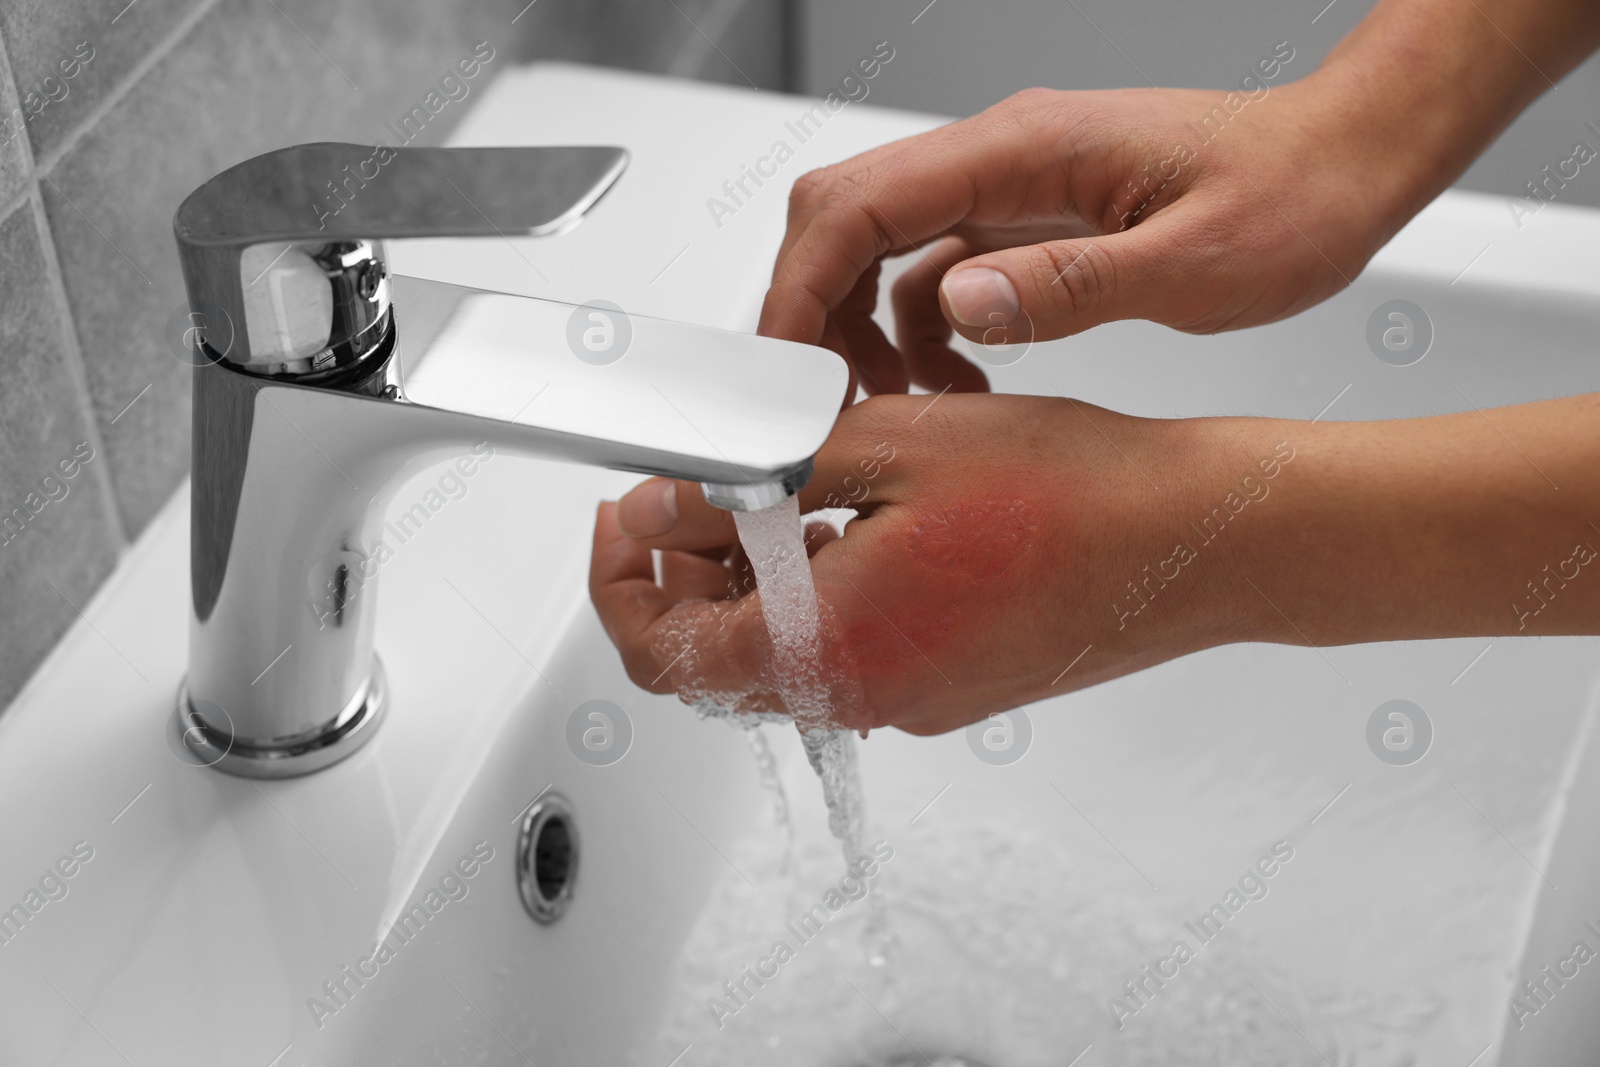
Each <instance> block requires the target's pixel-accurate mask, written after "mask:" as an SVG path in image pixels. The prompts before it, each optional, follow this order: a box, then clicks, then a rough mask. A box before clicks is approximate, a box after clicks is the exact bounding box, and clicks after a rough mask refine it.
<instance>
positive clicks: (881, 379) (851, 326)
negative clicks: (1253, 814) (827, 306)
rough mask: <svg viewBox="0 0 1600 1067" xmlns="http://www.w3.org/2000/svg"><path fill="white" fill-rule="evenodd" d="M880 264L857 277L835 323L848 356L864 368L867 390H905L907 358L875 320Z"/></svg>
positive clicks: (838, 309)
mask: <svg viewBox="0 0 1600 1067" xmlns="http://www.w3.org/2000/svg"><path fill="white" fill-rule="evenodd" d="M881 270H882V267H881V264H879V263H877V262H874V263H873V264H872V266H870V267H868V268H867V269H866V271H864V272H863V273H862V275H861V277H860V278H858V279H857V280H856V284H855V288H853V289H851V290H850V295H848V296H847V297H845V298H844V300H843V301H842V302H841V303H840V304H839V306H838V307H837V308H836V309H835V310H834V313H833V320H832V321H833V323H834V324H835V325H836V326H837V327H838V329H839V335H840V338H841V339H842V340H843V341H844V345H845V348H846V353H845V359H846V360H847V361H848V362H849V363H850V364H851V365H853V366H854V367H855V368H856V369H857V370H859V371H860V372H861V382H862V384H863V385H864V386H866V389H867V392H868V393H870V394H872V395H874V396H875V395H877V394H879V393H903V392H905V391H906V389H907V387H908V386H909V385H910V378H909V377H908V376H907V374H906V363H905V359H904V358H903V357H902V356H901V354H900V350H899V349H896V348H895V346H894V345H892V344H890V343H889V339H888V338H887V337H885V336H884V334H883V330H881V329H880V328H879V327H878V324H877V323H876V322H874V321H873V319H872V313H873V312H874V311H876V310H877V309H878V274H879V272H880V271H881Z"/></svg>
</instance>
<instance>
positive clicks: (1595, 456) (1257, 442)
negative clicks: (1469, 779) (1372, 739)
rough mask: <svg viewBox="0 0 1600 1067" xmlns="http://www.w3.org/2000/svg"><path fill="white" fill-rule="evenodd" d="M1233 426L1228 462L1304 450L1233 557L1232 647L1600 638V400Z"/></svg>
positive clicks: (1225, 437) (1222, 433)
mask: <svg viewBox="0 0 1600 1067" xmlns="http://www.w3.org/2000/svg"><path fill="white" fill-rule="evenodd" d="M1222 421H1223V422H1224V423H1227V424H1230V425H1225V426H1220V427H1218V428H1217V430H1216V431H1215V432H1216V435H1217V436H1218V438H1219V439H1220V440H1221V441H1222V442H1223V444H1222V445H1221V446H1220V451H1221V452H1222V453H1223V454H1225V455H1226V454H1229V453H1230V452H1231V453H1232V454H1234V455H1236V456H1244V455H1249V454H1253V452H1258V451H1261V450H1262V449H1263V448H1265V447H1268V446H1269V445H1270V443H1271V442H1276V441H1277V440H1279V439H1282V440H1287V441H1289V442H1291V443H1292V444H1293V446H1294V449H1295V459H1294V461H1293V463H1292V464H1290V465H1289V466H1288V467H1286V468H1285V469H1284V471H1283V472H1282V475H1281V476H1280V477H1279V478H1278V479H1277V484H1276V485H1275V486H1274V489H1275V490H1276V492H1275V494H1274V497H1273V498H1271V499H1268V500H1266V501H1263V502H1262V504H1261V506H1260V508H1259V509H1258V513H1257V514H1256V515H1254V516H1252V517H1251V518H1252V521H1251V522H1250V523H1248V524H1246V525H1245V527H1244V528H1243V529H1241V530H1240V533H1241V535H1242V536H1241V538H1240V539H1239V540H1238V542H1237V544H1236V550H1235V551H1234V552H1233V554H1232V556H1231V558H1230V566H1231V569H1232V574H1231V575H1230V577H1231V578H1232V579H1234V580H1233V581H1232V583H1231V587H1232V589H1233V594H1232V595H1231V598H1230V599H1231V603H1232V607H1233V609H1234V611H1235V612H1236V617H1237V618H1238V620H1239V621H1240V624H1241V631H1242V633H1241V634H1239V635H1235V636H1236V637H1238V636H1242V637H1243V638H1244V639H1253V640H1268V641H1277V642H1282V643H1288V644H1305V643H1308V642H1309V643H1311V644H1315V645H1333V644H1348V643H1354V642H1362V641H1378V640H1404V639H1414V638H1433V637H1464V636H1499V635H1507V634H1543V635H1551V634H1596V633H1600V556H1597V553H1600V433H1597V432H1596V430H1597V428H1600V394H1590V395H1587V396H1579V397H1571V398H1567V399H1563V400H1552V401H1544V402H1540V403H1535V404H1523V405H1518V406H1514V407H1506V408H1494V409H1486V410H1484V411H1482V412H1478V411H1469V412H1465V413H1462V414H1456V415H1444V416H1437V417H1433V418H1425V419H1401V420H1391V421H1379V422H1353V423H1317V424H1310V423H1296V422H1283V423H1279V422H1276V421H1273V420H1222ZM1234 465H1237V463H1235V464H1234ZM1247 579H1248V580H1247ZM1252 583H1253V586H1252Z"/></svg>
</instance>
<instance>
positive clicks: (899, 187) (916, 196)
mask: <svg viewBox="0 0 1600 1067" xmlns="http://www.w3.org/2000/svg"><path fill="white" fill-rule="evenodd" d="M950 129H951V127H945V128H943V129H941V130H935V131H933V132H932V133H929V134H924V135H923V136H922V137H919V138H913V139H912V140H910V141H907V142H902V143H900V144H899V145H895V146H890V147H889V149H887V150H879V151H877V152H874V153H869V154H868V155H866V156H864V157H858V158H856V159H852V160H847V161H846V162H844V163H841V164H839V165H837V166H835V167H829V168H825V169H823V170H820V171H812V172H811V173H809V174H804V175H802V176H801V177H800V180H799V181H797V182H795V185H794V189H793V190H792V192H791V193H790V199H789V224H788V232H787V233H786V235H785V237H784V242H783V246H782V248H781V249H780V252H779V259H778V263H777V266H776V267H775V269H774V271H773V278H772V287H771V288H770V289H768V291H767V296H766V300H765V302H764V303H763V305H762V309H761V325H760V328H759V332H760V333H762V334H764V335H765V336H768V337H781V338H784V339H786V340H791V341H803V342H805V343H807V344H817V343H818V342H819V341H820V340H821V338H822V334H823V329H824V326H825V325H826V323H827V321H828V318H829V315H830V314H832V312H833V311H834V310H835V309H836V308H838V307H839V306H840V305H841V304H842V303H843V302H844V301H845V300H846V298H847V297H849V296H850V294H851V293H852V292H853V291H854V290H855V288H856V285H857V282H858V281H859V280H860V279H861V276H862V275H863V274H865V273H866V272H867V271H868V270H869V269H871V267H872V266H873V264H875V263H876V262H877V261H878V260H880V259H881V258H883V257H884V256H885V255H887V254H889V253H891V252H895V251H900V250H904V249H908V248H911V247H914V246H915V245H917V244H919V243H921V242H924V241H926V240H928V239H929V238H931V237H936V236H938V235H939V234H942V233H944V232H945V231H947V230H948V229H949V228H950V227H951V226H953V225H954V224H955V223H957V222H958V221H960V220H961V219H962V218H963V217H964V216H965V215H966V214H967V212H968V210H970V208H971V206H972V200H973V192H972V189H973V183H972V182H971V181H970V180H969V179H968V176H967V173H966V172H967V170H968V169H970V167H971V166H972V163H973V161H972V159H971V158H970V157H972V156H973V154H974V153H973V151H972V150H971V149H970V148H964V147H963V144H962V140H961V138H960V137H959V136H956V137H952V136H951V134H950V133H949V132H948V131H949V130H950Z"/></svg>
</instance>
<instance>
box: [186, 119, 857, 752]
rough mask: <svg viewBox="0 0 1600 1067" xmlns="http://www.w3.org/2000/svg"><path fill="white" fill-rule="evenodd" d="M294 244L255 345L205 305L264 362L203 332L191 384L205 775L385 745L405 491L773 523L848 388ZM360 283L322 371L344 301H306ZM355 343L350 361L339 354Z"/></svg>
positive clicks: (242, 312)
mask: <svg viewBox="0 0 1600 1067" xmlns="http://www.w3.org/2000/svg"><path fill="white" fill-rule="evenodd" d="M393 151H395V152H396V153H403V152H406V151H408V150H404V149H397V150H393ZM419 151H435V152H440V151H442V152H449V151H455V150H419ZM462 151H481V150H462ZM527 151H536V150H527ZM613 151H614V150H613ZM317 161H318V163H319V165H321V164H322V163H325V162H326V161H325V160H322V159H321V158H320V157H318V160H317ZM242 166H248V164H246V165H242ZM508 177H509V176H508ZM379 180H382V179H381V178H380V179H379ZM607 180H609V179H607ZM591 193H592V190H591V189H589V187H588V186H584V185H583V183H578V190H577V194H576V195H579V196H581V197H586V198H587V200H586V203H593V201H594V200H595V199H597V197H596V196H594V195H591ZM197 195H198V194H197ZM389 195H401V194H400V193H399V192H398V191H396V192H391V193H390V194H389ZM354 202H359V197H358V198H357V201H353V203H354ZM419 202H423V203H425V202H426V201H425V200H424V201H419ZM186 206H187V202H186ZM369 210H371V209H369ZM557 214H559V212H557ZM182 220H183V211H182V209H180V231H181V229H182ZM389 221H390V222H397V221H398V220H397V219H390V220H389ZM257 236H258V235H253V234H245V235H243V236H242V237H241V238H240V240H242V241H244V242H245V243H248V244H260V243H261V242H259V241H257V240H256V237H257ZM290 236H292V237H295V240H293V241H291V242H289V244H290V245H292V247H293V249H294V250H295V251H294V252H293V253H291V254H287V255H285V256H283V257H282V259H281V260H280V261H279V263H278V264H276V265H274V266H273V267H272V268H270V270H269V272H268V276H269V277H271V278H272V284H273V285H275V286H276V292H277V293H278V294H279V295H280V296H281V295H282V294H290V295H293V294H302V297H303V299H302V300H301V302H300V304H299V305H298V308H296V307H295V306H294V303H293V301H290V302H289V306H290V311H291V314H289V315H288V316H285V315H284V314H283V309H284V307H285V306H286V305H285V301H284V300H282V299H278V300H275V301H273V302H272V305H271V311H272V314H273V315H274V316H276V318H275V319H274V323H273V327H272V328H270V329H264V328H258V327H257V326H256V325H255V324H254V322H253V320H252V318H251V316H252V314H254V313H255V308H254V305H253V304H252V303H251V299H250V298H249V297H248V296H246V297H244V298H243V299H237V298H231V299H230V302H228V303H225V304H221V305H219V304H218V303H217V302H216V301H214V300H213V301H212V306H213V307H214V308H215V307H218V306H220V307H222V312H221V315H222V316H225V317H227V318H228V319H229V325H230V327H236V328H232V329H230V333H229V335H228V336H229V338H232V337H233V336H234V335H235V334H237V335H238V336H239V337H248V338H250V339H251V343H250V345H249V347H248V349H247V350H245V351H243V352H240V351H239V350H237V349H233V348H231V347H226V346H223V345H222V344H221V343H218V344H217V345H215V346H213V345H212V344H210V343H208V342H209V341H211V340H213V339H214V338H215V334H214V333H213V332H212V331H207V335H206V337H204V338H201V339H199V341H198V344H199V347H198V349H197V352H198V353H199V354H200V355H201V356H202V357H203V358H201V359H199V360H197V366H196V367H195V370H194V433H193V478H192V490H191V500H192V503H191V549H190V552H191V561H190V574H191V585H192V588H191V608H192V610H191V618H190V632H189V674H188V677H187V679H186V682H185V686H184V690H183V692H182V693H180V695H179V700H178V706H177V709H176V713H175V715H174V719H173V726H172V729H173V730H174V731H175V732H176V734H177V737H178V739H179V741H180V742H181V743H182V745H183V746H184V749H186V750H187V753H188V754H190V755H192V757H193V758H194V760H195V762H199V763H205V764H210V765H213V766H216V767H217V768H218V769H219V770H223V771H227V772H230V773H234V774H240V775H246V776H251V777H287V776H292V775H298V774H305V773H308V772H310V771H314V770H318V769H320V768H322V767H325V766H328V765H330V764H332V763H334V762H337V761H338V760H340V759H343V758H344V757H345V756H347V755H349V754H350V753H351V752H353V751H355V750H356V749H357V748H359V747H360V745H361V744H363V743H364V742H365V741H366V740H368V739H369V738H370V737H371V736H372V735H373V733H374V731H375V730H376V728H377V726H378V724H379V722H380V721H381V719H382V717H383V715H384V710H385V706H386V701H387V697H386V683H385V680H384V676H383V671H382V667H381V665H380V664H379V662H378V659H377V657H376V655H375V652H374V648H373V634H374V629H375V610H376V606H377V598H376V596H375V593H376V584H377V580H378V569H379V567H380V566H381V564H382V562H383V560H384V559H385V558H387V552H388V550H387V548H386V547H385V544H384V538H383V526H384V520H385V509H386V508H387V507H388V505H389V503H390V502H391V500H392V499H393V496H394V494H395V491H396V490H397V488H398V487H399V485H400V484H401V483H402V482H403V481H404V480H405V479H406V478H407V477H409V476H410V475H412V474H415V473H417V472H419V471H421V470H423V469H425V468H426V467H428V466H429V465H431V464H434V463H437V462H439V461H441V460H446V459H452V458H454V459H455V460H456V461H457V462H458V463H459V462H472V453H473V452H476V453H477V454H478V455H479V456H482V455H485V454H489V452H490V450H494V451H501V452H505V453H510V454H518V455H527V456H537V457H544V458H552V459H560V460H566V461H570V462H575V463H582V464H588V465H592V466H600V467H608V468H615V469H621V470H629V471H637V472H639V473H642V474H657V475H665V476H670V477H674V478H681V479H686V480H692V481H699V482H702V483H707V485H708V490H710V489H713V488H714V489H716V490H717V492H719V493H721V494H723V496H724V497H725V498H726V501H727V502H725V501H724V500H723V499H715V498H714V499H715V502H717V503H722V504H723V506H730V507H735V508H749V507H756V506H765V503H771V502H776V500H777V499H781V498H782V496H783V495H787V494H788V493H792V492H794V491H797V490H798V489H799V488H800V487H801V486H803V485H804V483H805V481H806V479H808V478H809V477H810V472H811V463H812V457H813V456H814V455H815V454H816V452H817V450H818V449H819V448H820V447H821V446H822V444H823V441H824V440H825V439H826V437H827V435H828V433H829V431H830V430H831V429H832V426H833V423H834V420H835V418H836V417H837V415H838V412H839V410H840V408H841V406H842V404H843V401H844V397H845V391H846V389H847V387H848V380H849V374H848V371H847V369H846V367H845V365H844V363H843V361H842V360H840V359H839V358H838V357H837V356H836V355H834V354H833V353H831V352H828V351H826V350H824V349H819V348H815V347H813V346H810V345H801V344H794V343H791V342H786V341H778V340H774V339H770V338H760V337H751V336H747V335H742V334H736V333H730V332H727V331H722V330H714V329H709V328H706V327H699V326H691V325H687V324H683V323H676V322H670V321H667V320H663V319H656V318H647V317H644V316H630V315H628V314H626V313H625V312H623V311H621V309H619V308H617V307H616V306H615V305H611V304H607V303H603V302H596V303H594V304H592V305H573V304H564V303H559V302H556V301H548V300H537V299H532V298H528V297H520V296H512V295H509V294H505V293H495V292H487V291H483V290H477V289H468V288H463V287H460V286H453V285H446V284H443V283H438V282H431V281H425V280H421V279H415V278H404V277H393V276H390V275H389V274H388V273H387V270H386V269H385V268H384V266H383V261H382V258H381V253H380V252H379V251H377V250H375V248H374V246H373V245H372V244H371V243H370V242H368V241H365V240H356V239H353V238H350V237H349V235H341V236H338V237H336V239H335V240H333V241H331V242H328V243H323V244H318V243H317V242H315V241H313V240H311V239H309V238H306V237H304V236H303V235H297V234H291V235H290ZM279 243H280V244H281V243H283V242H282V241H281V240H280V242H279ZM180 246H183V242H182V240H181V239H180ZM185 247H186V246H185ZM301 253H303V255H301ZM210 258H212V259H217V258H218V257H217V256H216V255H215V254H214V253H211V254H210ZM246 258H247V257H246ZM221 259H222V261H225V262H226V261H227V257H221ZM352 263H354V265H355V266H354V269H355V271H356V272H357V274H358V277H357V279H356V281H355V282H354V284H353V286H346V288H350V289H351V291H352V292H353V293H355V294H356V297H355V299H357V300H358V301H359V299H361V298H360V297H359V294H360V293H361V292H362V291H363V290H364V291H365V292H367V293H368V294H370V296H371V297H372V298H377V297H379V296H380V295H381V297H382V298H383V299H382V305H383V306H382V307H381V308H378V307H371V308H364V309H362V311H361V313H360V314H358V315H345V316H343V317H341V314H339V313H336V314H335V315H334V317H333V319H332V320H331V321H332V328H331V329H323V328H321V327H319V328H318V329H316V330H313V331H310V333H311V334H312V335H314V338H315V340H316V341H317V342H318V343H320V344H321V345H322V346H323V347H321V348H319V349H317V350H315V351H312V350H310V349H309V347H308V346H307V345H306V344H304V343H302V341H300V340H297V338H301V337H303V336H304V335H305V334H306V331H305V330H303V329H302V328H301V327H300V326H299V325H298V322H297V320H299V319H304V318H307V317H308V316H309V317H310V318H312V319H316V318H317V316H318V315H319V314H321V313H322V312H320V311H318V309H319V308H321V309H323V311H325V310H326V308H327V307H328V306H329V302H328V301H326V300H322V301H318V300H317V299H313V298H312V297H311V296H306V295H305V294H313V295H314V294H316V293H317V292H318V291H319V287H320V286H325V285H328V284H329V283H330V279H331V280H332V288H333V290H334V294H335V299H334V300H333V301H332V302H331V303H332V306H333V307H335V308H338V307H340V306H341V305H340V300H339V297H340V296H341V288H340V287H341V285H342V284H343V282H342V281H340V279H348V276H349V271H350V270H351V269H352ZM240 267H241V264H240V263H239V262H233V263H232V265H231V266H230V267H229V269H230V270H233V271H240V273H244V271H241V270H240ZM245 270H248V268H245ZM196 271H199V273H200V275H201V276H202V277H204V276H206V275H205V274H204V271H203V270H200V269H199V268H196V267H195V264H193V263H192V262H190V261H189V260H188V259H186V262H185V273H186V277H188V278H189V280H190V282H191V285H190V300H191V307H192V308H194V309H195V310H198V308H196V304H197V303H200V302H204V301H207V300H211V299H212V298H210V297H207V296H204V295H203V293H205V292H212V293H215V292H218V291H220V289H219V287H218V286H217V285H212V286H211V288H210V289H202V292H201V293H197V292H196V286H195V285H194V279H195V276H196ZM273 272H277V273H276V275H274V274H273ZM213 281H214V279H213ZM344 295H349V294H344ZM229 306H231V307H233V308H234V311H233V312H228V311H227V307H229ZM234 314H237V315H238V316H239V319H240V320H242V321H236V320H234V319H233V317H232V316H233V315H234ZM319 321H320V320H319ZM352 323H356V324H362V329H361V330H360V331H359V333H360V335H361V336H360V340H359V343H355V344H350V343H343V344H341V343H340V342H339V340H338V338H340V337H341V336H343V338H344V341H346V342H348V341H349V336H348V335H347V334H348V331H346V330H345V329H344V328H345V327H347V326H349V325H351V324H352ZM330 337H333V338H335V340H334V341H333V342H330V340H329V338H330ZM328 352H333V355H332V356H330V357H328V358H322V357H323V356H324V355H325V354H326V353H328ZM225 353H231V357H230V354H225ZM775 494H776V495H775ZM710 496H712V494H711V493H710V492H708V497H710ZM396 521H397V522H399V523H401V524H404V523H405V522H406V517H405V516H400V517H399V518H398V519H397V520H396ZM269 667H270V669H265V668H269Z"/></svg>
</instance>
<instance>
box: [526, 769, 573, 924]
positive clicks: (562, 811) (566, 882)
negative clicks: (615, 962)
mask: <svg viewBox="0 0 1600 1067" xmlns="http://www.w3.org/2000/svg"><path fill="white" fill-rule="evenodd" d="M577 877H578V826H577V821H576V819H575V818H574V817H573V814H572V805H571V804H569V803H567V800H566V798H565V797H563V796H561V795H560V794H557V793H550V794H547V795H546V796H544V797H541V798H540V799H539V800H537V801H535V802H534V805H533V807H531V808H529V809H528V813H527V814H526V815H524V816H523V817H522V836H521V838H520V840H519V841H518V842H517V888H518V889H519V890H520V891H521V893H522V906H523V907H525V908H527V909H528V914H529V915H531V916H533V918H534V921H535V922H540V923H553V922H555V921H556V920H557V919H559V918H561V916H562V915H564V914H565V913H566V910H567V908H568V907H570V906H571V904H572V887H573V883H575V882H576V881H577Z"/></svg>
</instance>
